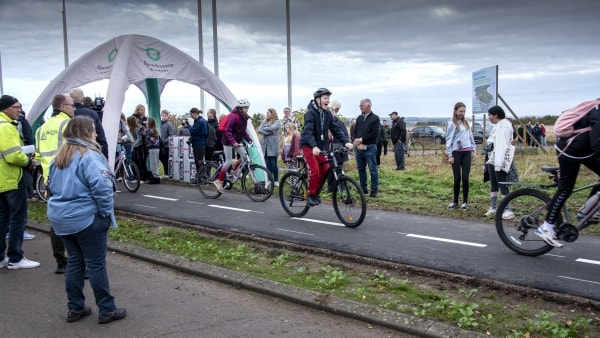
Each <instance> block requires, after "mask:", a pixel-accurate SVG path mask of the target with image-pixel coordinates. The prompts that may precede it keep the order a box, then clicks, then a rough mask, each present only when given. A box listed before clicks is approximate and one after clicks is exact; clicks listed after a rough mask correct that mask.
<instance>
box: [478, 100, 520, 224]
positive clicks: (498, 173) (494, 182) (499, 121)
mask: <svg viewBox="0 0 600 338" xmlns="http://www.w3.org/2000/svg"><path fill="white" fill-rule="evenodd" d="M488 117H489V119H490V122H492V124H494V128H493V129H492V131H491V133H490V136H489V137H488V139H487V142H486V144H487V149H493V150H491V153H489V160H488V161H487V162H486V164H485V165H486V166H487V168H486V169H487V171H488V174H489V175H490V183H491V187H490V209H489V210H488V211H487V212H486V213H485V216H491V215H493V214H495V213H496V204H497V202H498V190H500V193H501V194H502V197H504V196H506V195H508V187H507V186H506V185H505V184H499V183H498V182H506V181H507V175H508V173H506V172H504V171H502V170H500V168H501V167H502V162H503V161H504V155H505V154H506V150H507V149H508V147H510V145H511V142H512V140H513V133H514V129H513V125H512V123H511V122H510V121H509V120H508V119H507V118H506V114H505V113H504V110H503V109H502V107H499V106H493V107H491V108H490V109H489V110H488ZM513 217H514V214H513V212H512V210H511V209H510V205H508V206H507V208H506V209H505V211H504V212H503V213H502V218H503V219H512V218H513Z"/></svg>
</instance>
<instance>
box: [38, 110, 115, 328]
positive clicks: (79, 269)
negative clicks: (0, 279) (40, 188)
mask: <svg viewBox="0 0 600 338" xmlns="http://www.w3.org/2000/svg"><path fill="white" fill-rule="evenodd" d="M63 136H64V138H65V140H66V142H65V143H64V144H63V145H62V146H61V147H60V149H59V150H58V153H57V154H56V158H55V159H54V161H53V162H52V164H51V165H50V175H49V188H50V190H51V191H52V196H50V199H49V200H48V207H47V214H48V220H49V221H50V223H51V224H52V228H53V229H54V231H56V234H57V235H59V236H60V237H61V238H62V239H63V242H64V244H65V247H66V249H67V252H68V254H69V257H68V261H67V273H66V276H65V290H66V293H67V299H68V303H67V305H68V308H69V312H68V314H67V322H75V321H78V320H80V319H81V318H83V317H86V316H89V315H91V314H92V309H91V308H90V307H89V306H87V305H85V296H84V293H83V287H84V285H85V283H84V276H85V271H86V268H87V274H88V277H89V281H90V285H91V287H92V289H93V290H94V297H95V298H96V305H97V306H98V310H99V317H98V322H99V323H101V324H103V323H109V322H112V321H113V320H119V319H123V318H125V316H126V315H127V312H126V310H125V309H124V308H117V307H116V305H115V300H114V297H113V296H112V295H111V294H110V288H109V283H108V273H107V271H106V251H107V247H106V246H107V239H108V229H109V227H110V226H111V225H112V226H113V227H116V226H117V224H116V220H115V215H114V192H115V177H114V175H113V173H112V170H110V168H109V165H108V161H107V160H106V158H105V157H104V155H102V152H101V149H100V145H99V144H98V143H97V142H96V128H95V126H94V120H92V119H90V118H89V117H87V116H75V117H73V118H71V120H70V121H69V123H68V124H67V126H66V128H65V130H64V132H63Z"/></svg>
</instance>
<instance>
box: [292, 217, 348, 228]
mask: <svg viewBox="0 0 600 338" xmlns="http://www.w3.org/2000/svg"><path fill="white" fill-rule="evenodd" d="M292 219H297V220H299V221H305V222H313V223H321V224H330V225H336V226H339V227H345V225H343V224H342V223H336V222H328V221H321V220H319V219H312V218H300V217H292Z"/></svg>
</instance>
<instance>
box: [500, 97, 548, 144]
mask: <svg viewBox="0 0 600 338" xmlns="http://www.w3.org/2000/svg"><path fill="white" fill-rule="evenodd" d="M498 98H499V99H500V101H502V104H504V106H505V107H506V109H508V111H509V112H510V113H511V114H512V116H513V117H514V118H515V121H517V123H519V125H521V124H523V123H522V122H521V120H520V119H519V118H518V117H517V114H515V112H513V110H512V109H511V108H510V107H509V106H508V103H506V101H504V99H503V98H502V96H500V94H499V93H498ZM523 133H527V134H529V137H531V141H532V142H535V143H537V145H538V148H540V149H542V151H543V152H544V153H548V151H547V150H546V148H544V147H542V145H541V144H540V143H539V142H538V141H537V140H536V139H535V137H533V135H531V133H530V132H529V130H527V126H525V128H523ZM519 136H521V135H518V136H517V137H519ZM523 141H524V140H523Z"/></svg>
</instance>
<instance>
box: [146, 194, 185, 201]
mask: <svg viewBox="0 0 600 338" xmlns="http://www.w3.org/2000/svg"><path fill="white" fill-rule="evenodd" d="M142 196H144V197H148V198H156V199H159V200H165V201H172V202H175V201H179V199H178V198H169V197H162V196H154V195H142Z"/></svg>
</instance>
